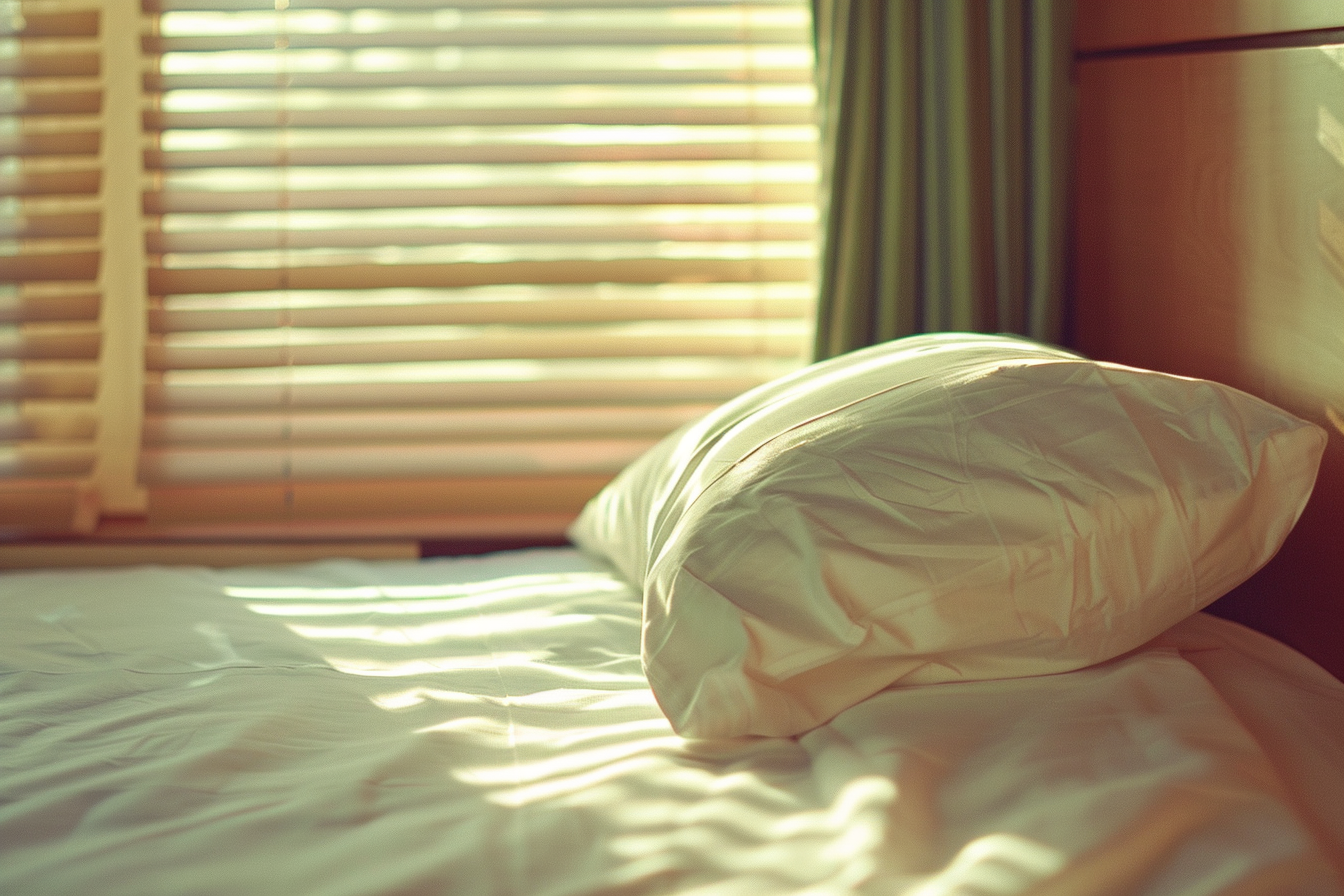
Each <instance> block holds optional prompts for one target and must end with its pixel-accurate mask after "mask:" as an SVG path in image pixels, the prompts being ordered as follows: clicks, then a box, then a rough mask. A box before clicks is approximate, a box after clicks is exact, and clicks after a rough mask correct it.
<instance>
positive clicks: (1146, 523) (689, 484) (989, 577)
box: [570, 333, 1325, 737]
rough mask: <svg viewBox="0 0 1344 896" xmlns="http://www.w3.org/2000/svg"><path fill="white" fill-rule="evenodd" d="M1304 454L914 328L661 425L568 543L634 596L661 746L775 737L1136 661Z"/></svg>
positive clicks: (1234, 410) (1285, 419)
mask: <svg viewBox="0 0 1344 896" xmlns="http://www.w3.org/2000/svg"><path fill="white" fill-rule="evenodd" d="M1324 446H1325V433H1324V431H1323V430H1322V429H1321V428H1320V427H1317V426H1315V425H1313V424H1311V423H1308V422H1306V421H1303V420H1300V419H1297V418H1296V417H1293V416H1291V415H1290V414H1288V413H1285V412H1284V411H1282V410H1280V409H1278V408H1276V407H1274V406H1272V405H1270V404H1268V403H1266V402H1264V401H1261V400H1260V399H1258V398H1255V397H1252V396H1250V395H1247V394H1245V393H1242V392H1239V391H1237V390H1235V389H1231V388H1229V387H1226V386H1222V385H1219V384H1217V383H1212V382H1208V381H1204V380H1197V379H1189V378H1183V377H1178V376H1172V375H1168V374H1162V373H1155V372H1152V371H1146V370H1139V369H1135V368H1129V367H1123V366H1119V365H1115V364H1105V363H1097V362H1093V361H1089V360H1086V359H1084V358H1081V357H1079V356H1077V355H1075V354H1072V353H1070V352H1067V351H1064V350H1061V349H1058V348H1053V347H1048V346H1044V345H1040V344H1036V343H1033V342H1029V341H1027V340H1024V339H1018V338H1013V337H1007V336H984V335H970V334H946V333H944V334H930V335H921V336H915V337H909V338H906V339H899V340H895V341H893V342H889V343H885V344H882V345H878V346H873V347H871V348H866V349H862V350H859V351H855V352H851V353H849V354H846V355H843V356H840V357H836V358H832V359H830V360H827V361H823V362H820V363H817V364H814V365H812V366H810V367H807V368H804V369H803V370H800V371H798V372H796V373H793V374H791V375H789V376H786V377H784V378H782V379H779V380H776V381H774V382H771V383H767V384H765V385H763V386H761V387H758V388H756V389H754V390H752V391H750V392H747V393H745V394H744V395H742V396H740V397H739V398H737V399H734V400H733V401H730V402H728V403H727V404H725V405H723V406H722V407H720V408H719V409H718V410H716V411H714V412H713V413H711V414H709V415H708V416H707V417H705V418H704V419H702V420H700V421H698V422H696V423H694V424H691V425H689V426H687V427H684V428H683V429H682V430H680V431H678V432H676V433H673V434H672V435H671V436H669V437H668V438H667V439H665V440H664V441H663V442H661V443H660V444H658V445H657V446H655V447H654V448H652V449H651V450H650V451H649V452H648V453H646V454H645V455H643V456H642V457H641V458H640V459H638V460H636V461H635V462H634V463H633V464H632V465H630V466H629V467H628V468H626V469H625V470H624V471H623V472H622V473H621V474H620V475H619V476H617V477H616V479H614V480H613V481H612V482H611V483H610V484H609V485H608V486H607V488H606V489H604V490H603V491H602V492H601V493H600V494H598V495H597V496H596V497H595V498H593V500H592V501H590V502H589V503H588V505H587V506H586V507H585V508H584V510H583V512H582V514H581V515H580V516H579V518H578V519H577V520H576V522H575V523H574V525H573V526H572V527H571V530H570V536H571V538H572V540H573V541H574V542H575V543H576V544H577V545H578V546H579V547H580V548H581V549H583V550H585V551H588V552H590V553H596V554H599V555H602V556H604V557H606V558H607V559H608V560H610V561H611V562H612V563H614V564H615V565H616V566H617V567H618V568H619V569H620V570H621V571H622V572H623V573H624V574H625V576H627V577H628V578H629V579H630V580H631V581H632V582H635V583H640V584H642V587H643V592H644V629H643V641H642V656H643V662H644V667H645V671H646V673H647V674H648V678H649V683H650V685H651V686H652V688H653V692H654V695H655V696H656V698H657V700H658V702H659V704H660V706H661V707H662V709H663V711H664V712H665V713H666V715H667V717H668V718H669V720H670V721H671V723H672V726H673V727H674V728H675V729H676V730H677V731H678V732H680V733H681V734H684V735H687V736H695V737H730V736H738V735H747V734H757V735H793V734H798V733H801V732H804V731H807V730H808V729H811V728H813V727H815V726H817V725H819V724H822V723H823V722H826V721H827V720H829V719H830V718H831V717H833V716H834V715H836V714H837V713H839V712H841V711H842V710H844V709H846V708H848V707H850V706H852V705H854V704H855V703H857V702H859V701H860V700H862V699H864V698H865V697H868V696H869V695H871V694H873V693H875V692H877V691H879V690H881V689H883V688H885V687H888V686H891V685H913V684H930V683H936V682H945V681H952V680H959V679H989V678H1005V677H1017V676H1027V675H1042V674H1047V673H1053V672H1063V671H1068V670H1072V669H1077V668H1081V667H1083V666H1087V665H1090V664H1093V663H1097V662H1100V661H1103V660H1106V659H1109V658H1111V657H1114V656H1117V655H1118V654H1121V653H1124V652H1125V651H1128V650H1131V649H1133V648H1135V647H1138V646H1139V645H1141V644H1143V643H1144V642H1145V641H1147V640H1149V639H1151V638H1153V637H1155V636H1156V635H1158V634H1159V633H1161V632H1162V631H1164V630H1165V629H1167V628H1168V627H1169V626H1171V625H1173V624H1175V623H1176V622H1178V621H1179V620H1181V619H1183V618H1185V617H1186V616H1188V615H1190V614H1192V613H1194V612H1195V611H1197V610H1199V609H1200V608H1202V607H1204V606H1206V605H1207V604H1209V603H1210V602H1212V601H1213V600H1215V599H1216V598H1218V597H1219V596H1221V595H1222V594H1223V593H1224V592H1226V591H1228V590H1229V589H1231V588H1232V587H1234V586H1235V585H1237V584H1238V583H1240V582H1241V581H1243V580H1244V579H1246V578H1247V577H1248V576H1249V575H1251V574H1252V573H1253V572H1255V570H1256V569H1258V568H1259V567H1260V566H1261V565H1263V564H1264V563H1265V562H1266V561H1267V560H1268V559H1269V558H1270V557H1271V556H1272V555H1273V554H1274V553H1275V551H1277V550H1278V547H1279V545H1280V544H1281V543H1282V541H1283V539H1284V537H1285V536H1286V535H1287V533H1288V531H1289V530H1290V529H1291V528H1292V526H1293V524H1294V523H1295V522H1296V520H1297V517H1298V515H1299V514H1300V513H1301V511H1302V508H1303V505H1304V504H1305V503H1306V500H1307V498H1308V496H1309V494H1310V492H1311V489H1312V486H1313V484H1314V482H1315V477H1316V470H1317V467H1318V465H1319V463H1320V458H1321V454H1322V452H1323V450H1324Z"/></svg>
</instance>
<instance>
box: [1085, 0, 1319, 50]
mask: <svg viewBox="0 0 1344 896" xmlns="http://www.w3.org/2000/svg"><path fill="white" fill-rule="evenodd" d="M1076 4H1077V15H1076V18H1075V27H1074V34H1075V45H1076V46H1077V48H1078V49H1079V50H1082V51H1085V52H1090V51H1096V50H1113V49H1117V48H1121V47H1147V46H1154V45H1159V44H1174V43H1183V42H1187V41H1203V40H1218V39H1222V38H1229V37H1257V36H1261V35H1267V34H1277V33H1283V32H1289V31H1308V30H1313V29H1318V28H1344V3H1341V2H1340V0H1076Z"/></svg>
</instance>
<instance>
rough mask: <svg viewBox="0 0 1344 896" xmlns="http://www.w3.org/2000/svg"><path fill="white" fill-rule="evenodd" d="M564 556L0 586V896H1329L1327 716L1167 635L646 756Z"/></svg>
mask: <svg viewBox="0 0 1344 896" xmlns="http://www.w3.org/2000/svg"><path fill="white" fill-rule="evenodd" d="M639 625H640V606H639V600H638V597H637V596H636V595H635V594H634V593H633V591H632V590H631V589H630V588H629V587H628V586H627V585H625V584H624V583H622V582H621V581H620V580H619V579H618V578H616V577H615V576H614V575H613V574H612V573H611V572H610V571H609V570H608V569H607V568H606V567H604V566H600V565H598V564H597V563H595V562H593V561H591V560H589V559H587V558H585V557H584V556H582V555H581V554H579V553H577V552H575V551H572V550H568V549H545V550H537V551H522V552H510V553H504V554H496V555H489V556H486V557H480V558H460V559H454V560H441V561H428V562H421V563H407V562H383V563H365V562H349V561H342V562H328V563H319V564H311V565H304V566H292V567H274V568H240V569H226V570H205V569H199V568H137V569H129V570H108V571H89V572H69V571H67V572H42V573H22V574H9V575H4V576H0V670H2V672H0V893H6V894H16V896H19V894H22V896H42V894H90V893H99V894H109V896H110V894H127V896H153V894H174V896H180V894H227V896H269V894H275V896H300V894H302V896H308V894H314V896H356V894H384V896H390V894H406V896H409V894H450V893H451V894H476V893H500V894H503V893H510V894H515V893H516V894H529V896H551V894H556V896H558V894H595V893H602V894H608V893H611V894H615V893H640V894H643V893H697V894H743V896H746V894H753V896H755V894H770V893H804V892H806V893H865V894H866V893H874V894H876V893H882V894H892V893H908V894H923V896H927V894H935V893H936V894H944V893H965V894H972V893H974V894H1008V893H1035V894H1061V896H1087V894H1101V893H1108V894H1110V893H1114V894H1125V896H1130V894H1134V896H1137V894H1180V896H1195V894H1204V893H1223V894H1237V896H1241V894H1254V893H1303V894H1315V893H1339V892H1341V887H1340V869H1341V867H1344V685H1341V684H1340V683H1339V682H1337V681H1336V680H1335V679H1333V678H1331V677H1330V676H1328V675H1327V674H1326V673H1324V672H1323V671H1321V670H1320V669H1319V668H1317V667H1316V666H1314V665H1313V664H1311V663H1310V662H1309V661H1307V660H1305V659H1304V658H1302V657H1301V656H1300V655H1298V654H1296V653H1294V652H1293V651H1291V650H1289V649H1288V648H1286V647H1284V646H1283V645H1281V644H1278V643H1277V642H1274V641H1271V640H1270V639H1268V638H1265V637H1263V636H1261V635H1258V634H1256V633H1254V632H1251V631H1249V630H1246V629H1243V628H1240V627H1238V626H1236V625H1234V624H1233V623H1229V622H1225V621H1223V620H1219V619H1215V618H1213V617H1210V616H1206V615H1199V616H1196V617H1193V618H1192V619H1190V620H1188V621H1186V622H1184V623H1182V624H1181V625H1179V626H1177V627H1176V628H1175V629H1173V630H1172V631H1170V632H1169V633H1168V634H1166V635H1164V636H1163V637H1161V638H1159V639H1158V640H1157V641H1155V642H1153V643H1152V644H1150V645H1149V646H1147V647H1145V648H1144V649H1142V650H1140V651H1137V652H1135V653H1133V654H1130V655H1128V656H1125V657H1121V658H1119V659H1117V660H1114V661H1112V662H1109V663H1105V664H1103V665H1101V666H1097V667H1093V668H1091V669H1086V670H1083V671H1079V672H1073V673H1067V674H1062V675H1053V676H1045V677H1040V678H1034V679H1022V680H1016V681H1001V682H976V683H953V684H942V685H932V686H927V687H922V688H913V689H907V690H893V691H887V692H883V693H880V694H878V695H876V696H875V697H873V698H871V699H869V700H867V701H865V702H864V703H862V704H860V705H859V706H857V707H854V708H853V709H851V710H849V711H847V712H845V713H843V714H842V715H840V716H839V717H838V718H836V719H835V720H834V721H832V722H831V723H830V724H828V725H826V726H823V727H822V728H820V729H817V730H815V731H813V732H811V733H809V734H807V735H804V736H802V737H800V738H798V739H752V740H746V739H744V740H733V741H720V742H695V741H686V740H683V739H681V738H679V737H677V736H675V735H674V734H673V733H672V732H671V730H670V728H669V727H668V725H667V723H666V721H665V720H664V718H663V716H662V714H661V713H660V712H659V710H658V707H657V706H656V704H655V703H654V701H653V698H652V696H651V694H650V691H649V690H648V687H647V685H646V682H645V680H644V678H643V675H642V673H641V671H640V666H639V658H638V656H639V651H638V647H639V643H638V642H639Z"/></svg>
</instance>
